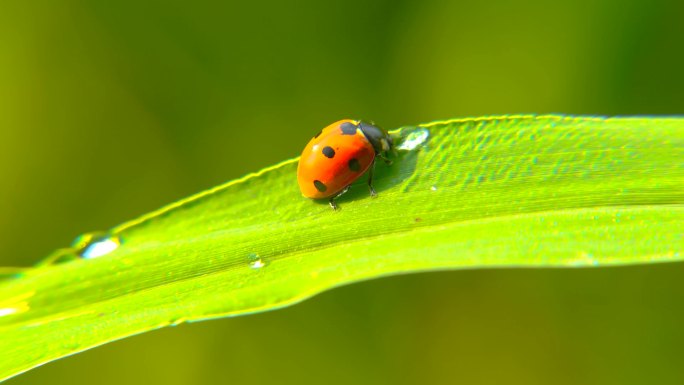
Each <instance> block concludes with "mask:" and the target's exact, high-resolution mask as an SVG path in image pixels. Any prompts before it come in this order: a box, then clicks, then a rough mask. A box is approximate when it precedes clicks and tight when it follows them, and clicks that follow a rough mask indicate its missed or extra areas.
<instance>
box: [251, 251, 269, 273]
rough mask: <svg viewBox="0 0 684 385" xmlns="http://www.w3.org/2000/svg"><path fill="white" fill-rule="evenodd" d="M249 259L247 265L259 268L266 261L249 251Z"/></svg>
mask: <svg viewBox="0 0 684 385" xmlns="http://www.w3.org/2000/svg"><path fill="white" fill-rule="evenodd" d="M247 258H248V259H249V267H251V268H252V269H255V270H256V269H261V268H262V267H264V266H266V261H264V260H263V259H262V258H261V257H260V256H259V255H258V254H255V253H251V254H249V255H248V256H247Z"/></svg>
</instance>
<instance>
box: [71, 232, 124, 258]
mask: <svg viewBox="0 0 684 385" xmlns="http://www.w3.org/2000/svg"><path fill="white" fill-rule="evenodd" d="M119 246H121V240H120V239H119V237H118V236H115V235H110V234H106V233H88V234H83V235H81V236H79V237H78V238H76V240H75V241H74V243H73V245H72V247H73V248H74V249H76V250H77V252H78V255H80V256H81V258H84V259H94V258H99V257H101V256H103V255H107V254H109V253H111V252H112V251H114V250H116V249H117V248H119Z"/></svg>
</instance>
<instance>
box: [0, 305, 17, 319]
mask: <svg viewBox="0 0 684 385" xmlns="http://www.w3.org/2000/svg"><path fill="white" fill-rule="evenodd" d="M18 311H19V309H17V308H15V307H5V308H2V309H0V317H4V316H8V315H12V314H14V313H16V312H18Z"/></svg>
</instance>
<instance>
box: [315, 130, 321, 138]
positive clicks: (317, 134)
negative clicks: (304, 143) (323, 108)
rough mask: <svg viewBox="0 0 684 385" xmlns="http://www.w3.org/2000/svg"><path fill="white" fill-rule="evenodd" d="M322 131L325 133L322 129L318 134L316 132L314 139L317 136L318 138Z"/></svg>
mask: <svg viewBox="0 0 684 385" xmlns="http://www.w3.org/2000/svg"><path fill="white" fill-rule="evenodd" d="M322 133H323V130H321V131H320V132H319V133H318V134H316V136H314V139H316V138H318V137H319V136H321V134H322Z"/></svg>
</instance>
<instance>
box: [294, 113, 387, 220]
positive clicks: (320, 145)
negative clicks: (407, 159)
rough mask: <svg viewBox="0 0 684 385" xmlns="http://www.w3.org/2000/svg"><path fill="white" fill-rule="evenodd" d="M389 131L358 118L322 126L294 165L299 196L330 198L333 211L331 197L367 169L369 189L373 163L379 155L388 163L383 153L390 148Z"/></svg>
mask: <svg viewBox="0 0 684 385" xmlns="http://www.w3.org/2000/svg"><path fill="white" fill-rule="evenodd" d="M392 146H393V144H392V138H391V137H390V136H389V134H388V133H387V132H386V131H385V130H383V129H381V128H379V127H376V126H374V125H372V124H368V123H365V122H362V121H360V120H350V119H345V120H340V121H339V122H335V123H333V124H331V125H329V126H328V127H326V128H324V129H323V130H322V131H321V132H319V133H318V134H317V135H316V136H314V137H313V139H311V141H310V142H309V144H307V145H306V147H305V148H304V151H303V152H302V156H301V158H300V159H299V166H298V167H297V181H298V182H299V188H300V189H301V190H302V195H304V196H305V197H307V198H312V199H323V198H330V207H332V208H333V210H337V204H336V203H335V198H337V197H339V196H340V195H342V194H344V193H345V192H347V190H349V186H350V185H351V184H352V182H354V181H355V180H357V179H358V178H359V177H360V176H361V175H363V174H364V173H365V172H366V171H367V170H369V169H370V171H369V172H368V187H369V188H370V194H371V196H375V195H376V193H375V189H373V184H372V182H373V166H374V165H375V157H376V156H379V157H380V158H382V159H383V160H384V161H385V162H386V163H388V164H389V163H390V161H389V159H387V155H388V153H389V152H390V151H392V150H393V147H392Z"/></svg>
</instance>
